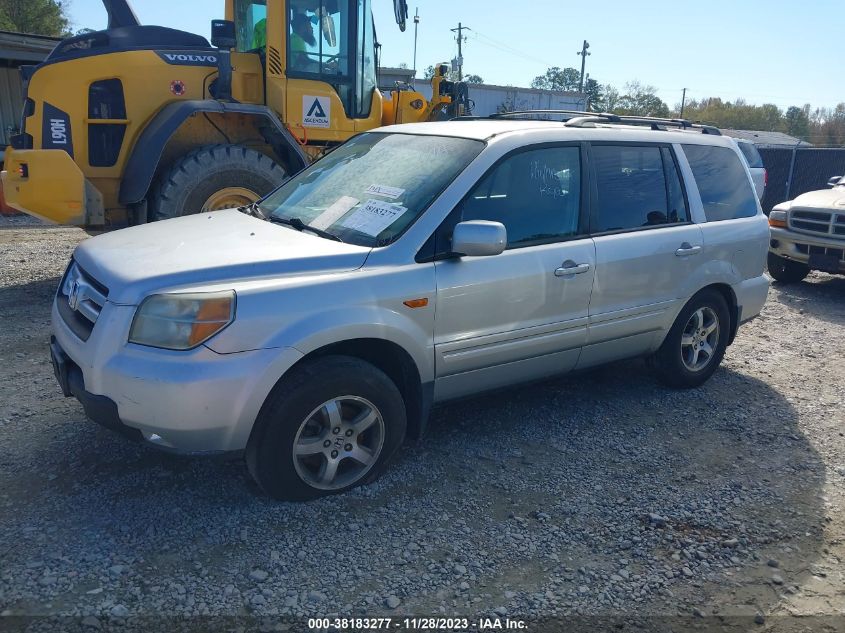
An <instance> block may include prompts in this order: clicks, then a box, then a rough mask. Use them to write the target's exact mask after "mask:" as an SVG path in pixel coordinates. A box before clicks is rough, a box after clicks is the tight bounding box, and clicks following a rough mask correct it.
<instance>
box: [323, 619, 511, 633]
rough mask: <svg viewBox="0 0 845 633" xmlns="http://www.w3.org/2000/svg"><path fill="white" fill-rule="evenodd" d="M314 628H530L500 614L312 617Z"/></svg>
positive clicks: (458, 630) (338, 629)
mask: <svg viewBox="0 0 845 633" xmlns="http://www.w3.org/2000/svg"><path fill="white" fill-rule="evenodd" d="M308 628H309V630H311V631H350V632H351V631H368V630H371V631H377V630H383V631H451V632H464V631H508V630H510V631H526V630H527V629H528V626H527V624H526V622H525V621H524V620H518V619H513V618H500V617H483V618H477V619H470V618H460V617H458V618H446V617H405V618H384V617H382V618H366V617H361V618H309V620H308Z"/></svg>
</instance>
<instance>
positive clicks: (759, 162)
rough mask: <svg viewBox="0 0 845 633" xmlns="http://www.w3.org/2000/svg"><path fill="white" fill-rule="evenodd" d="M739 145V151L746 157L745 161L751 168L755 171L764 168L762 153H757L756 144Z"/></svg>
mask: <svg viewBox="0 0 845 633" xmlns="http://www.w3.org/2000/svg"><path fill="white" fill-rule="evenodd" d="M737 145H738V146H739V151H741V152H742V155H743V156H745V160H747V161H748V166H749V167H752V168H754V169H759V168H761V167H763V157H762V156H760V152H758V151H757V147H756V146H755V145H754V143H737Z"/></svg>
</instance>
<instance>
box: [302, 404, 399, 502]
mask: <svg viewBox="0 0 845 633" xmlns="http://www.w3.org/2000/svg"><path fill="white" fill-rule="evenodd" d="M384 436H385V425H384V419H383V418H382V415H381V413H380V412H379V410H378V409H377V408H376V406H375V405H374V404H373V403H372V402H370V401H369V400H365V399H364V398H360V397H358V396H340V397H338V398H333V399H331V400H328V401H326V402H324V403H323V404H321V405H320V406H319V407H317V408H316V409H314V410H313V411H312V412H311V413H310V414H309V415H308V417H307V418H305V420H304V421H303V422H302V424H301V425H300V427H299V430H298V431H297V433H296V437H295V438H294V443H293V460H294V466H295V468H296V473H297V474H298V475H299V477H300V478H301V479H302V481H304V482H305V483H307V484H308V485H309V486H312V487H314V488H318V489H320V490H339V489H341V488H345V487H347V486H351V485H352V484H354V483H356V482H358V481H359V480H361V479H362V478H363V477H364V476H366V474H367V473H368V472H369V471H370V470H371V469H372V468H373V466H374V465H375V463H376V462H377V461H378V458H379V456H380V455H381V451H382V448H383V446H384Z"/></svg>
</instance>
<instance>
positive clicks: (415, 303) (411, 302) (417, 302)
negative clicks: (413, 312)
mask: <svg viewBox="0 0 845 633" xmlns="http://www.w3.org/2000/svg"><path fill="white" fill-rule="evenodd" d="M402 303H404V304H405V305H406V306H408V307H409V308H424V307H426V306H427V305H428V297H423V298H421V299H408V300H407V301H403V302H402Z"/></svg>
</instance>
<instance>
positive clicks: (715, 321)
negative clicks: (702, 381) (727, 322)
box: [681, 306, 719, 371]
mask: <svg viewBox="0 0 845 633" xmlns="http://www.w3.org/2000/svg"><path fill="white" fill-rule="evenodd" d="M718 345H719V317H718V316H717V315H716V312H715V311H714V310H713V309H712V308H710V307H709V306H704V307H702V308H699V309H698V310H696V311H695V312H693V313H692V315H690V318H689V321H687V324H686V326H685V327H684V330H683V332H682V334H681V359H682V360H683V363H684V366H685V367H686V368H687V369H688V370H690V371H701V370H702V369H704V368H705V367H707V366H708V365H710V362H711V361H712V360H713V358H714V357H715V355H716V350H717V348H718Z"/></svg>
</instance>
